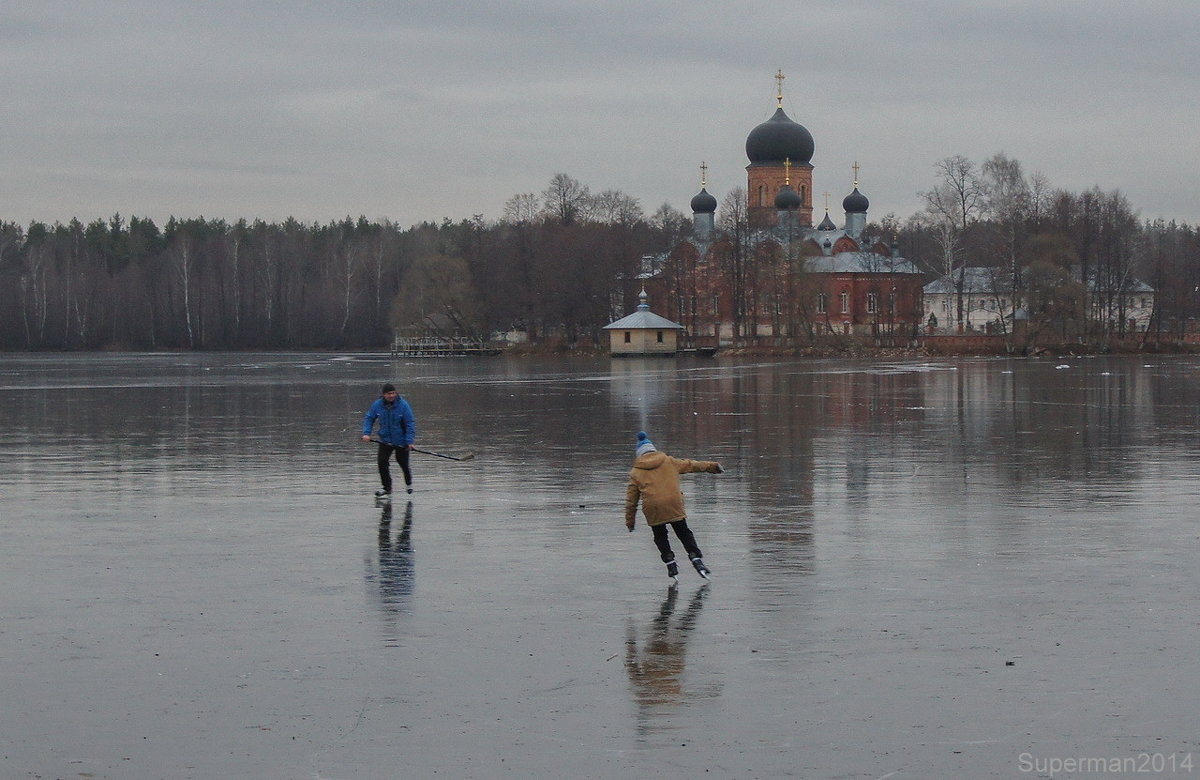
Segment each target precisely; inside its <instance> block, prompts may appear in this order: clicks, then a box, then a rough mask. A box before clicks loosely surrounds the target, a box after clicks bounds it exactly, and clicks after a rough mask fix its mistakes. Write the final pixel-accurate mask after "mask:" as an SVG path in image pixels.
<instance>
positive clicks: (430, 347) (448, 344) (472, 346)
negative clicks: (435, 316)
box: [392, 336, 501, 357]
mask: <svg viewBox="0 0 1200 780" xmlns="http://www.w3.org/2000/svg"><path fill="white" fill-rule="evenodd" d="M500 351H501V350H500V349H499V348H498V347H493V346H491V345H489V344H487V343H486V342H484V341H482V340H479V339H468V338H458V337H453V336H448V337H439V336H416V337H397V338H395V339H394V340H393V341H392V357H456V356H463V355H499V354H500Z"/></svg>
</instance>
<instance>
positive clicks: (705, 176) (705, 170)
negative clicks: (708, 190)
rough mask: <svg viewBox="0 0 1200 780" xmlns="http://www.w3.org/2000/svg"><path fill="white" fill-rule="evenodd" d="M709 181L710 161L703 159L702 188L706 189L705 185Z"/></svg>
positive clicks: (701, 169)
mask: <svg viewBox="0 0 1200 780" xmlns="http://www.w3.org/2000/svg"><path fill="white" fill-rule="evenodd" d="M707 183H708V163H706V162H704V161H703V160H701V161H700V189H704V186H705V184H707Z"/></svg>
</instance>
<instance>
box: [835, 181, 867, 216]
mask: <svg viewBox="0 0 1200 780" xmlns="http://www.w3.org/2000/svg"><path fill="white" fill-rule="evenodd" d="M870 205H871V201H869V200H867V196H866V195H863V194H862V193H861V192H859V191H858V187H855V188H854V192H852V193H850V194H849V195H847V196H846V198H845V200H843V201H842V208H843V209H844V210H845V211H846V213H847V214H866V213H867V207H868V206H870Z"/></svg>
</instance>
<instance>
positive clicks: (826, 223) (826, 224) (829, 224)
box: [817, 211, 837, 230]
mask: <svg viewBox="0 0 1200 780" xmlns="http://www.w3.org/2000/svg"><path fill="white" fill-rule="evenodd" d="M817 230H837V225H835V224H833V220H832V219H830V218H829V212H828V211H826V212H825V219H823V220H821V224H819V225H817Z"/></svg>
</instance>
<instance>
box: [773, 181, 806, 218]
mask: <svg viewBox="0 0 1200 780" xmlns="http://www.w3.org/2000/svg"><path fill="white" fill-rule="evenodd" d="M802 205H804V202H803V201H801V200H800V196H799V195H797V194H796V191H795V190H794V189H792V188H791V185H788V184H785V185H783V186H782V187H780V188H779V194H777V195H776V196H775V208H777V209H779V210H780V211H794V210H795V209H798V208H800V207H801V206H802Z"/></svg>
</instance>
